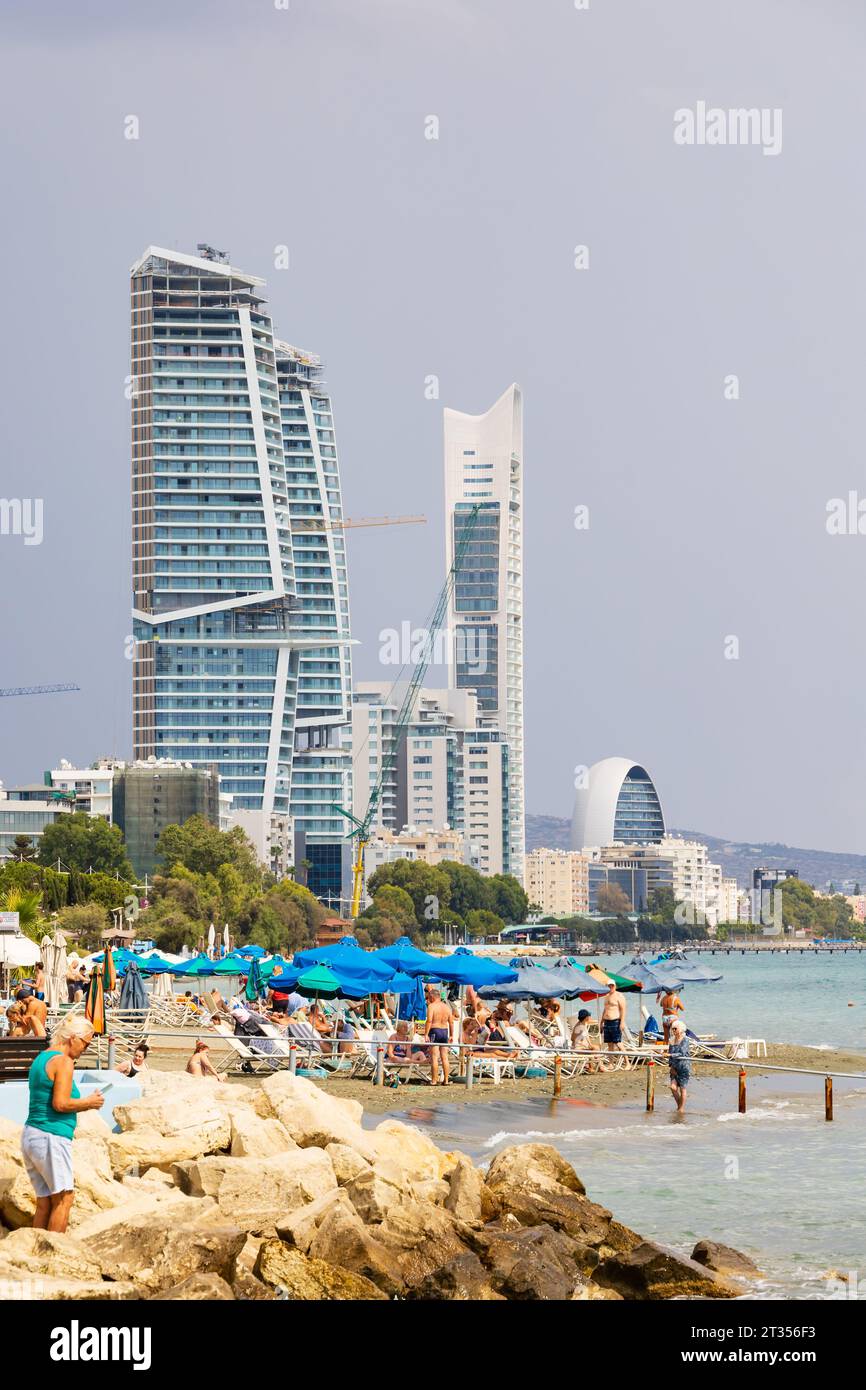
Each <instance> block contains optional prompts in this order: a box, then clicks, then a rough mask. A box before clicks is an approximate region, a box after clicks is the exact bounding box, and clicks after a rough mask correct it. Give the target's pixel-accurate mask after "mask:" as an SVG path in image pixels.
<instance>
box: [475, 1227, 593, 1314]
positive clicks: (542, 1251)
mask: <svg viewBox="0 0 866 1390" xmlns="http://www.w3.org/2000/svg"><path fill="white" fill-rule="evenodd" d="M470 1240H471V1243H472V1245H473V1248H474V1250H475V1251H476V1252H477V1253H478V1254H479V1256H480V1258H481V1261H482V1263H483V1265H484V1266H485V1268H486V1270H487V1271H488V1278H489V1279H490V1282H491V1284H492V1286H493V1288H494V1289H496V1290H497V1292H499V1293H501V1294H503V1295H504V1296H505V1297H506V1298H510V1299H521V1300H524V1301H530V1300H532V1301H537V1300H545V1301H557V1302H558V1301H561V1300H562V1299H567V1298H571V1296H572V1294H573V1292H574V1290H575V1288H576V1286H577V1284H578V1282H579V1280H580V1279H581V1278H583V1277H584V1276H585V1272H586V1266H587V1257H588V1258H589V1268H590V1269H591V1268H592V1267H593V1266H594V1264H595V1263H597V1257H596V1256H595V1254H594V1252H592V1251H589V1250H588V1249H587V1247H586V1246H584V1245H581V1244H579V1242H577V1241H575V1240H572V1238H571V1237H570V1236H568V1235H566V1234H565V1233H564V1232H563V1231H559V1230H556V1229H555V1228H554V1227H552V1226H546V1225H542V1226H528V1227H522V1228H521V1229H520V1230H517V1231H508V1230H502V1229H496V1228H495V1227H491V1226H486V1227H484V1229H483V1230H482V1231H479V1232H477V1233H476V1234H475V1235H474V1236H471V1237H470Z"/></svg>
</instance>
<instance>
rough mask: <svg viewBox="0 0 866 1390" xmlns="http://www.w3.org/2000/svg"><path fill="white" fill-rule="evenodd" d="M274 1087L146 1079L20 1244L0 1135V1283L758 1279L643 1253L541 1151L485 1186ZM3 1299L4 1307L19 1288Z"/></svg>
mask: <svg viewBox="0 0 866 1390" xmlns="http://www.w3.org/2000/svg"><path fill="white" fill-rule="evenodd" d="M362 1117H363V1110H362V1107H361V1105H360V1104H359V1103H358V1102H357V1101H354V1100H348V1099H344V1098H340V1097H336V1096H333V1095H330V1094H328V1093H327V1092H325V1091H324V1090H322V1089H320V1088H319V1087H318V1086H316V1085H315V1084H314V1083H313V1082H312V1081H310V1080H308V1079H306V1078H304V1077H293V1076H290V1075H288V1074H287V1073H285V1072H279V1073H275V1074H274V1075H272V1076H269V1077H267V1078H266V1079H265V1080H264V1081H262V1082H261V1084H259V1085H256V1086H255V1087H253V1086H249V1085H235V1084H227V1083H225V1084H219V1083H217V1082H215V1081H201V1080H199V1079H197V1078H193V1077H188V1076H186V1075H185V1074H176V1073H159V1072H155V1073H153V1075H152V1077H151V1080H150V1083H149V1085H148V1089H147V1091H146V1093H145V1095H144V1096H143V1097H142V1098H141V1100H139V1101H136V1102H134V1103H133V1104H129V1105H118V1106H116V1107H115V1118H116V1121H117V1123H118V1124H119V1125H120V1127H121V1128H120V1132H119V1133H114V1132H112V1131H111V1130H110V1129H109V1127H108V1126H107V1125H106V1124H105V1122H104V1121H103V1120H102V1119H101V1118H100V1117H99V1116H98V1115H96V1114H95V1113H92V1112H91V1113H86V1114H84V1115H82V1116H81V1117H80V1118H79V1125H78V1130H77V1133H76V1138H75V1141H74V1145H73V1152H74V1161H75V1171H76V1201H75V1205H74V1207H73V1215H72V1219H71V1222H70V1230H69V1233H68V1234H67V1235H57V1234H54V1233H51V1232H47V1231H34V1230H33V1229H32V1228H31V1226H30V1224H29V1223H30V1221H31V1220H32V1216H33V1210H34V1197H33V1192H32V1189H31V1187H30V1183H29V1181H28V1179H27V1175H26V1173H25V1171H24V1167H23V1163H22V1160H21V1155H20V1148H19V1144H20V1135H21V1128H20V1126H18V1125H15V1124H12V1123H11V1122H9V1121H3V1120H0V1221H2V1227H0V1281H3V1283H4V1286H5V1287H6V1289H7V1292H8V1291H9V1290H10V1289H11V1290H12V1293H11V1294H10V1296H12V1297H15V1296H20V1297H24V1298H38V1299H40V1300H41V1299H59V1300H88V1299H100V1300H102V1299H149V1298H156V1299H174V1298H178V1299H256V1300H259V1299H265V1300H266V1299H277V1298H280V1299H286V1298H288V1299H301V1300H316V1299H337V1300H353V1301H357V1300H383V1299H392V1298H400V1299H424V1300H437V1301H438V1300H482V1301H490V1300H528V1299H543V1300H563V1299H569V1300H592V1299H666V1298H683V1297H686V1298H736V1297H739V1296H741V1295H742V1294H744V1293H745V1292H746V1291H747V1285H746V1284H744V1283H741V1282H740V1279H741V1278H743V1277H744V1278H746V1279H748V1278H749V1277H752V1276H754V1275H756V1274H757V1273H758V1271H757V1270H756V1269H755V1267H754V1266H753V1265H752V1264H751V1262H750V1261H749V1260H748V1259H746V1257H745V1256H741V1255H739V1254H738V1253H737V1252H736V1251H733V1250H728V1249H727V1248H726V1247H724V1246H719V1245H715V1244H713V1243H711V1242H699V1243H698V1245H697V1246H696V1247H695V1250H694V1252H693V1253H694V1258H693V1259H684V1258H682V1257H681V1256H679V1255H677V1254H675V1253H674V1252H673V1251H671V1250H667V1249H665V1248H664V1247H662V1246H659V1245H656V1244H654V1243H653V1242H650V1241H645V1240H643V1238H642V1237H641V1236H640V1235H638V1234H637V1232H635V1231H632V1230H630V1229H629V1228H628V1227H626V1226H624V1225H622V1224H621V1223H620V1222H618V1221H617V1220H616V1219H615V1218H614V1216H613V1215H612V1213H611V1212H610V1211H608V1210H606V1208H604V1207H602V1206H599V1205H598V1204H597V1203H595V1202H593V1201H592V1200H591V1199H590V1198H589V1197H588V1196H587V1194H586V1192H585V1189H584V1187H583V1184H582V1182H581V1181H580V1179H579V1177H578V1176H577V1174H576V1173H575V1171H574V1169H573V1168H572V1167H571V1166H570V1165H569V1164H568V1163H566V1161H565V1160H564V1159H563V1158H562V1157H561V1155H560V1154H559V1153H558V1152H557V1150H556V1149H554V1148H552V1147H551V1146H549V1145H546V1144H520V1145H514V1146H512V1147H510V1148H507V1149H504V1150H502V1151H501V1152H500V1153H499V1154H497V1156H496V1157H495V1158H494V1159H493V1161H492V1163H491V1164H490V1167H489V1168H488V1169H487V1170H486V1171H482V1170H480V1169H478V1168H476V1167H475V1165H474V1164H473V1163H472V1162H471V1160H470V1159H469V1158H468V1157H466V1155H464V1154H460V1153H456V1152H453V1153H445V1152H443V1151H442V1150H441V1149H439V1148H437V1147H436V1145H435V1144H434V1143H433V1142H432V1140H430V1139H428V1138H427V1137H426V1135H424V1134H422V1133H421V1132H420V1131H419V1130H417V1129H414V1128H412V1127H411V1126H409V1125H404V1124H401V1123H399V1122H398V1121H396V1120H390V1119H386V1120H383V1121H381V1122H380V1123H379V1124H378V1125H377V1126H376V1128H375V1129H365V1128H363V1127H362V1124H361V1121H362ZM16 1291H17V1292H16Z"/></svg>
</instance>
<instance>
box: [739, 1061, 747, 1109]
mask: <svg viewBox="0 0 866 1390" xmlns="http://www.w3.org/2000/svg"><path fill="white" fill-rule="evenodd" d="M739 1111H740V1114H741V1115H745V1113H746V1069H745V1067H740V1095H739Z"/></svg>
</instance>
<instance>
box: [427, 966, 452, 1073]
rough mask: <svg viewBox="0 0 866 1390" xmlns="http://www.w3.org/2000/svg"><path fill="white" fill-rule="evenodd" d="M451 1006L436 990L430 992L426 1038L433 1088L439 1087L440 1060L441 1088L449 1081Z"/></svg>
mask: <svg viewBox="0 0 866 1390" xmlns="http://www.w3.org/2000/svg"><path fill="white" fill-rule="evenodd" d="M452 1017H453V1015H452V1013H451V1005H450V1004H446V1003H445V1000H444V999H443V998H442V995H441V994H440V993H439V991H438V990H435V989H434V990H431V991H430V995H429V1002H428V1004H427V1031H426V1037H427V1041H428V1043H431V1044H432V1046H431V1048H430V1078H431V1080H432V1082H433V1085H434V1086H438V1085H439V1060H440V1058H441V1060H442V1072H443V1075H444V1078H445V1079H444V1080H443V1082H442V1085H443V1086H447V1085H448V1083H449V1081H450V1080H451V1073H450V1070H449V1061H448V1044H449V1043H450V1041H451V1019H452Z"/></svg>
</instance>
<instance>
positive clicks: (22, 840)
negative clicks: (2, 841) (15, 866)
mask: <svg viewBox="0 0 866 1390" xmlns="http://www.w3.org/2000/svg"><path fill="white" fill-rule="evenodd" d="M10 854H11V855H12V858H13V859H17V860H18V862H19V863H20V864H21V863H25V862H26V861H27V860H29V859H35V858H36V848H35V846H34V844H33V840H32V839H31V837H30V836H29V835H16V836H15V839H14V840H13V841H12V848H11V850H10Z"/></svg>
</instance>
